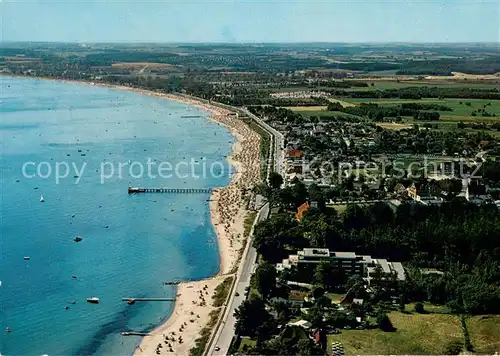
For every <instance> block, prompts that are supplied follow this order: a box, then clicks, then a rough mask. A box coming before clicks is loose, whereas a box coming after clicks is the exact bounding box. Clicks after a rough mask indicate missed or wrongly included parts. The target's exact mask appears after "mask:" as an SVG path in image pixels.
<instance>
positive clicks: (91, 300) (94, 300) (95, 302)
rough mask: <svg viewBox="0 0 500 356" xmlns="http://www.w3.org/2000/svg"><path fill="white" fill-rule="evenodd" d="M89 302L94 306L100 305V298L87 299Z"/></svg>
mask: <svg viewBox="0 0 500 356" xmlns="http://www.w3.org/2000/svg"><path fill="white" fill-rule="evenodd" d="M87 302H88V303H93V304H99V298H98V297H92V298H87Z"/></svg>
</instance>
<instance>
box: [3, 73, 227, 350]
mask: <svg viewBox="0 0 500 356" xmlns="http://www.w3.org/2000/svg"><path fill="white" fill-rule="evenodd" d="M0 83H1V92H0V134H1V148H0V181H1V194H0V199H1V200H0V211H1V214H0V219H1V220H0V222H1V229H0V283H1V284H0V353H1V354H2V355H130V354H131V353H132V352H133V350H134V348H135V347H136V345H137V344H138V343H139V342H140V337H136V336H122V335H121V334H120V332H122V331H137V332H147V331H149V330H151V329H153V328H154V327H155V326H157V325H158V324H160V323H161V322H162V321H164V320H165V319H166V318H168V316H169V315H170V314H171V312H172V310H173V303H172V302H168V301H159V302H137V303H135V304H134V305H128V304H127V303H126V302H123V301H122V300H121V298H127V297H136V298H138V297H150V298H173V297H175V294H176V287H175V286H172V285H166V284H165V282H171V281H185V280H197V279H201V278H205V277H210V276H213V275H214V274H216V273H217V272H218V270H219V252H218V246H217V240H216V235H215V231H214V228H213V226H212V224H211V222H210V213H209V205H208V204H209V199H210V196H209V194H208V193H200V194H169V193H145V194H128V187H167V188H208V187H221V186H226V185H227V184H229V181H230V177H231V174H232V169H231V167H230V165H229V164H228V162H227V160H226V157H227V155H228V154H229V153H230V150H231V146H232V144H233V141H234V139H233V137H232V136H231V134H230V133H229V131H228V130H227V129H226V128H224V127H222V126H221V125H218V124H216V123H214V122H211V121H210V120H208V116H209V114H208V112H206V111H203V110H201V109H198V108H195V107H191V106H188V105H185V104H182V103H178V102H174V101H169V100H165V99H161V98H156V97H153V96H149V95H143V94H138V93H134V92H131V91H121V90H118V89H112V88H107V87H100V86H91V85H85V84H77V83H70V82H58V81H50V80H41V79H31V78H30V79H27V78H13V77H0ZM42 200H43V201H42ZM76 236H80V237H81V238H82V240H81V241H80V242H75V241H74V239H75V237H76ZM91 297H98V298H99V301H100V302H99V304H91V303H88V302H87V298H91ZM7 328H8V329H7ZM8 330H9V331H8Z"/></svg>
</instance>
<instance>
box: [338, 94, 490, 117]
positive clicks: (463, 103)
mask: <svg viewBox="0 0 500 356" xmlns="http://www.w3.org/2000/svg"><path fill="white" fill-rule="evenodd" d="M346 101H347V102H349V103H351V104H360V103H374V104H378V105H380V106H394V105H400V104H404V103H420V104H425V103H428V104H440V105H445V106H448V107H450V108H451V109H453V111H440V112H439V113H440V114H441V121H442V120H447V119H448V120H455V121H477V122H480V121H481V120H485V121H490V122H491V121H495V120H500V117H482V116H479V115H478V116H472V115H471V114H472V112H473V111H476V110H479V109H483V108H486V111H487V112H488V113H490V114H494V115H497V116H500V100H487V99H442V100H440V99H436V98H424V99H420V100H407V99H359V98H350V99H346ZM469 103H470V104H469Z"/></svg>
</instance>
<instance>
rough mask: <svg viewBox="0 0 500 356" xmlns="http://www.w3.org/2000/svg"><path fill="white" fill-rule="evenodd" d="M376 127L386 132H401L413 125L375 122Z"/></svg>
mask: <svg viewBox="0 0 500 356" xmlns="http://www.w3.org/2000/svg"><path fill="white" fill-rule="evenodd" d="M376 125H377V126H380V127H382V128H384V129H387V130H403V129H409V128H411V127H413V125H410V124H398V123H392V122H377V123H376Z"/></svg>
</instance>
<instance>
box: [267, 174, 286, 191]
mask: <svg viewBox="0 0 500 356" xmlns="http://www.w3.org/2000/svg"><path fill="white" fill-rule="evenodd" d="M282 184H283V177H282V176H281V175H280V174H279V173H276V172H272V173H271V174H270V175H269V185H270V186H271V188H273V189H280V188H281V185H282Z"/></svg>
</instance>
